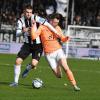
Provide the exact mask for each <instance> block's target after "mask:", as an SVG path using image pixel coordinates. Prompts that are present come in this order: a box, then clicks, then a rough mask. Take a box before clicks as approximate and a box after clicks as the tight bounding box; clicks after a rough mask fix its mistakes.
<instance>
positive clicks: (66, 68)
mask: <svg viewBox="0 0 100 100" xmlns="http://www.w3.org/2000/svg"><path fill="white" fill-rule="evenodd" d="M58 55H59V57H58V59H59V63H60V65H61V66H62V67H63V69H64V71H65V73H66V76H67V77H68V79H69V81H70V82H71V84H72V85H73V86H74V89H75V90H76V91H79V90H80V88H78V86H77V84H76V80H75V78H74V75H73V73H72V71H71V70H70V68H69V66H68V64H67V61H66V57H65V55H64V53H63V51H62V50H61V51H60V52H59V54H58Z"/></svg>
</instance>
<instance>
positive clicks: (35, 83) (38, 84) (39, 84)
mask: <svg viewBox="0 0 100 100" xmlns="http://www.w3.org/2000/svg"><path fill="white" fill-rule="evenodd" d="M42 86H43V81H42V80H41V79H39V78H35V79H34V80H33V81H32V87H33V88H36V89H39V88H41V87H42Z"/></svg>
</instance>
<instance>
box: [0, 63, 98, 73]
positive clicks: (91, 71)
mask: <svg viewBox="0 0 100 100" xmlns="http://www.w3.org/2000/svg"><path fill="white" fill-rule="evenodd" d="M13 65H14V64H2V63H0V66H13ZM22 66H26V65H22ZM47 68H49V67H47ZM73 71H77V72H89V73H98V74H100V71H94V70H84V69H83V70H76V69H73Z"/></svg>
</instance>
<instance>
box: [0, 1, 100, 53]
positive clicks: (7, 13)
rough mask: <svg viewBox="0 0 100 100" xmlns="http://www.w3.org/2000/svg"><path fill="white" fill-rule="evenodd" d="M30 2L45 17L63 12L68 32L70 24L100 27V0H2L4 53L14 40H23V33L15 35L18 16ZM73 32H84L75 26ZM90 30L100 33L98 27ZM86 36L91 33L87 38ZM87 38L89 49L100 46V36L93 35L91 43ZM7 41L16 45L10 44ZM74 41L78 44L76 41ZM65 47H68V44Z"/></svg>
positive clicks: (0, 17) (0, 31) (0, 15)
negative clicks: (94, 36)
mask: <svg viewBox="0 0 100 100" xmlns="http://www.w3.org/2000/svg"><path fill="white" fill-rule="evenodd" d="M26 4H31V5H32V6H33V13H36V14H38V15H39V16H42V17H44V18H48V16H49V15H50V14H52V13H59V14H60V16H61V18H60V19H61V20H60V23H59V25H60V27H61V28H62V29H63V30H66V31H68V26H69V25H75V26H77V25H79V26H86V27H98V28H99V27H100V0H0V48H1V49H0V52H3V53H5V52H8V51H9V50H8V49H10V48H11V47H10V46H11V45H12V44H13V43H20V44H21V43H23V37H22V36H21V37H18V38H16V37H15V27H16V21H17V19H18V18H20V17H21V16H22V15H23V8H24V6H25V5H26ZM99 29H100V28H99ZM83 31H84V30H82V32H83ZM73 32H74V33H79V32H80V31H75V29H74V31H73ZM82 32H80V33H82ZM89 32H90V33H91V35H92V33H97V34H98V30H96V31H92V32H91V31H90V29H89V31H87V33H89ZM70 33H71V32H70ZM85 33H86V31H85ZM99 33H100V30H99ZM86 37H87V36H85V37H84V38H86ZM96 37H100V35H99V34H98V35H96ZM77 38H78V37H77ZM81 38H83V37H81ZM88 39H89V38H88ZM88 39H87V40H88ZM87 40H85V42H84V43H83V44H84V45H86V46H85V48H87V47H89V48H91V47H93V48H100V45H99V44H100V39H99V38H98V39H95V38H92V39H91V40H89V41H88V43H87ZM82 42H83V41H82ZM82 42H80V41H79V40H78V43H76V44H79V45H82ZM5 43H6V44H5ZM7 43H12V44H11V45H8V44H7ZM20 44H18V45H20ZM72 44H75V41H74V43H72ZM17 47H20V46H17ZM81 47H83V46H81ZM12 48H14V47H12ZM64 48H66V46H65V47H64ZM7 50H8V51H7ZM11 50H12V49H11ZM18 50H19V49H17V48H16V49H15V50H12V51H13V53H16V52H17V51H18ZM12 51H11V53H12ZM95 52H97V51H95ZM8 53H9V52H8ZM99 55H100V54H99Z"/></svg>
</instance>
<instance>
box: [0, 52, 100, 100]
mask: <svg viewBox="0 0 100 100" xmlns="http://www.w3.org/2000/svg"><path fill="white" fill-rule="evenodd" d="M15 58H16V55H9V54H0V100H100V96H99V95H100V61H93V60H79V59H68V64H69V66H70V68H71V70H72V71H73V73H74V76H75V78H76V80H77V83H78V85H79V86H80V88H81V91H80V92H75V91H73V88H72V86H71V85H70V83H69V81H68V80H67V78H66V76H65V74H64V72H63V77H62V78H61V79H57V78H56V77H55V76H54V74H53V73H52V71H51V69H50V68H49V66H48V64H47V62H46V61H45V59H44V58H43V57H42V59H41V60H40V62H39V64H38V67H37V69H36V70H31V72H30V73H29V75H28V77H26V78H25V79H22V78H21V76H20V80H19V86H18V87H16V88H12V87H9V84H10V82H12V81H13V74H14V72H13V70H14V68H13V64H14V62H15ZM30 61H31V57H29V58H28V59H26V60H25V61H24V63H23V64H22V71H23V70H24V68H25V65H26V64H27V63H28V62H30ZM36 77H39V78H41V79H42V80H43V82H44V85H45V86H44V87H42V88H41V89H33V88H32V85H31V84H32V80H33V79H34V78H36ZM64 83H67V84H68V85H67V86H64Z"/></svg>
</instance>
